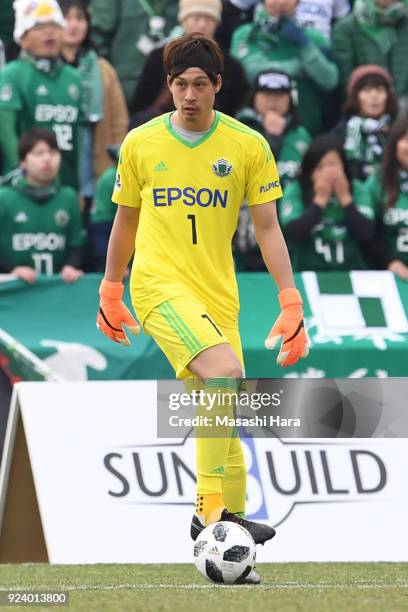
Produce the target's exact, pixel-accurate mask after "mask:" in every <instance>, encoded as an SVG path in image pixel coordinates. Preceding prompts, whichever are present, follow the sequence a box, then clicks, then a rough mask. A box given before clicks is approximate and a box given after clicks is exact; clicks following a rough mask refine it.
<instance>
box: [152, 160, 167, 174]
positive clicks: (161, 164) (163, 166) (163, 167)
mask: <svg viewBox="0 0 408 612" xmlns="http://www.w3.org/2000/svg"><path fill="white" fill-rule="evenodd" d="M163 170H168V167H167V166H166V164H165V163H164V161H160V162H159V163H158V164H157V165H156V166H155V167H154V171H155V172H163Z"/></svg>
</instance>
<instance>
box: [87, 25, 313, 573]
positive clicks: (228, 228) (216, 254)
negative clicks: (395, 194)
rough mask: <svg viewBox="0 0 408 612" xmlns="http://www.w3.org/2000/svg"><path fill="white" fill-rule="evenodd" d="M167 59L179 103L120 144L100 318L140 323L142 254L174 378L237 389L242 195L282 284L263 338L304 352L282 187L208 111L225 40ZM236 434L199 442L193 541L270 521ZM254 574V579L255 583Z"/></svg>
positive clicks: (148, 296)
mask: <svg viewBox="0 0 408 612" xmlns="http://www.w3.org/2000/svg"><path fill="white" fill-rule="evenodd" d="M164 67H165V70H166V74H167V83H168V87H169V89H170V92H171V94H172V96H173V101H174V105H175V108H176V111H175V112H172V113H168V114H165V115H162V116H160V117H157V118H155V119H153V120H152V121H150V122H148V123H146V124H144V125H142V126H140V127H138V128H136V129H135V130H132V131H131V132H130V133H129V134H128V135H127V137H126V139H125V141H124V143H123V145H122V148H121V152H120V157H119V162H118V169H117V175H116V185H115V189H114V193H113V198H112V199H113V201H114V202H115V203H116V204H118V205H119V206H118V210H117V212H116V216H115V221H114V224H113V228H112V233H111V236H110V241H109V246H108V255H107V263H106V271H105V277H104V280H103V281H102V283H101V287H100V292H99V293H100V310H99V314H98V317H97V325H98V327H99V329H100V330H101V331H102V332H103V333H105V334H106V335H107V336H108V337H109V338H110V339H111V340H114V341H115V342H119V343H121V344H123V345H125V346H128V345H129V341H128V338H127V336H126V331H125V327H124V326H126V327H127V328H128V329H129V331H130V332H131V333H133V334H137V333H138V332H139V330H140V328H139V325H138V323H137V322H136V321H135V319H134V318H133V316H132V315H131V314H130V312H129V311H128V310H127V309H126V307H125V306H124V304H123V302H122V294H123V284H122V279H123V276H124V273H125V270H126V267H127V265H128V263H129V260H130V259H131V257H132V255H133V252H135V255H134V260H133V267H132V274H131V281H130V290H131V296H132V304H133V307H134V309H135V311H136V314H137V316H138V318H139V321H140V323H141V326H142V327H143V330H144V332H145V333H147V334H149V335H151V336H152V337H153V339H154V340H155V341H156V343H157V344H158V346H159V347H160V348H161V350H162V351H163V352H164V354H165V355H166V357H167V358H168V360H169V361H170V363H171V364H172V366H173V368H174V370H175V373H176V376H177V377H178V378H186V377H198V378H199V379H201V380H202V381H203V384H204V385H205V387H206V390H207V391H208V392H209V393H210V392H211V390H212V391H213V392H214V391H218V390H219V389H221V391H225V393H231V390H232V391H234V392H235V391H237V389H238V386H239V384H240V379H241V378H242V376H243V369H244V363H243V356H242V348H241V340H240V336H239V331H238V310H239V300H238V290H237V284H236V279H235V274H234V263H233V258H232V251H231V240H232V236H233V234H234V231H235V228H236V225H237V220H238V212H239V208H240V205H241V203H242V202H243V200H244V199H245V198H246V199H247V201H248V203H249V207H250V210H251V212H252V217H253V222H254V227H255V231H256V236H257V240H258V243H259V246H260V249H261V252H262V256H263V258H264V261H265V264H266V266H267V268H268V270H269V271H270V273H271V275H272V276H273V278H274V280H275V282H276V284H277V286H278V289H279V302H280V306H281V314H280V316H279V318H278V320H277V321H276V323H275V325H274V326H273V327H272V329H271V331H270V333H269V335H268V337H267V339H266V341H265V346H266V348H273V347H275V346H276V345H277V343H278V342H279V340H280V339H281V338H282V339H283V342H282V345H281V348H280V352H279V355H278V363H280V364H281V365H282V366H283V367H286V366H290V365H293V364H295V363H296V362H297V361H298V359H300V358H301V357H306V355H307V353H308V341H307V336H306V332H305V329H304V326H303V314H302V299H301V297H300V294H299V292H298V291H297V289H296V288H295V285H294V281H293V275H292V269H291V264H290V260H289V255H288V251H287V248H286V245H285V242H284V239H283V237H282V233H281V230H280V227H279V224H278V220H277V214H276V205H275V200H276V199H277V198H280V197H281V195H282V191H281V188H280V184H279V177H278V174H277V169H276V165H275V161H274V158H273V155H272V153H271V150H270V148H269V145H268V144H267V142H266V141H265V139H264V138H263V137H262V136H261V135H260V134H258V133H257V132H255V131H253V130H252V129H250V128H248V127H246V126H244V125H243V124H242V123H240V122H238V121H236V120H235V119H232V118H230V117H228V116H226V115H223V114H222V113H219V112H217V111H214V110H213V104H214V98H215V95H216V94H217V93H218V91H219V90H220V89H221V85H222V69H223V58H222V53H221V51H220V49H219V47H218V45H217V44H216V43H215V42H214V41H212V40H210V39H208V38H205V37H203V36H201V35H198V34H194V35H185V36H182V37H180V38H176V39H174V40H173V41H171V42H170V43H168V44H167V46H166V48H165V50H164ZM218 395H219V396H220V398H222V393H221V394H218ZM220 404H221V401H220ZM214 409H217V406H216V407H215V408H214ZM218 409H219V411H222V410H223V409H224V407H222V406H221V405H219V406H218ZM231 434H232V429H231V430H230V431H229V432H228V434H226V435H225V437H208V436H207V437H204V436H203V437H198V438H197V440H196V461H197V506H196V512H195V514H194V516H193V520H192V524H191V536H192V538H193V539H196V538H197V536H198V534H199V532H200V531H201V530H202V529H203V528H204V527H205V526H206V525H208V524H209V523H211V522H215V521H217V520H227V521H233V522H237V523H240V524H241V525H243V526H244V527H246V528H247V529H248V530H249V531H250V533H251V534H252V536H253V537H254V540H255V542H257V543H264V542H265V541H266V540H269V539H271V538H272V537H273V536H274V535H275V531H274V530H273V528H272V527H270V526H268V525H263V524H260V523H254V522H251V521H247V520H245V518H244V515H245V498H246V469H245V462H244V456H243V452H242V447H241V442H240V440H239V437H236V436H233V435H231ZM252 574H255V575H253V576H252V578H251V575H250V577H248V578H249V579H250V581H252V582H253V583H255V582H259V581H260V579H259V577H258V576H257V575H256V573H254V572H253V573H252Z"/></svg>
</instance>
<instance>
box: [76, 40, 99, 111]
mask: <svg viewBox="0 0 408 612" xmlns="http://www.w3.org/2000/svg"><path fill="white" fill-rule="evenodd" d="M77 70H78V72H79V76H80V79H81V84H82V91H83V111H84V113H85V117H86V118H87V120H88V122H89V123H97V122H98V121H100V120H101V119H103V82H102V73H101V69H100V67H99V60H98V56H97V54H96V52H95V51H94V50H93V49H88V50H86V51H82V52H80V54H79V56H78V67H77Z"/></svg>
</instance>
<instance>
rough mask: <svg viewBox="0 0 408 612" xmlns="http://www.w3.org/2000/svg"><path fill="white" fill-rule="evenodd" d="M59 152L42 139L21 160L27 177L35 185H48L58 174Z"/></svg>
mask: <svg viewBox="0 0 408 612" xmlns="http://www.w3.org/2000/svg"><path fill="white" fill-rule="evenodd" d="M60 163H61V153H60V152H59V151H58V150H57V149H51V147H50V146H49V145H48V144H47V143H46V142H44V141H39V142H37V144H36V145H35V146H34V147H33V148H32V149H31V151H30V152H29V153H27V155H26V157H25V159H24V160H23V161H22V162H21V164H20V165H21V167H22V169H23V170H24V171H25V172H26V174H27V179H28V180H29V181H30V180H31V182H32V183H33V184H35V185H50V184H51V183H52V182H53V180H54V179H55V177H56V176H57V174H58V171H59V167H60Z"/></svg>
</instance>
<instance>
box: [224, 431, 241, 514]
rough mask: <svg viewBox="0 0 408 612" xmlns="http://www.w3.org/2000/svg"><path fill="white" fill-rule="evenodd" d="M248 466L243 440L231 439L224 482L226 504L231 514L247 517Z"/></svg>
mask: <svg viewBox="0 0 408 612" xmlns="http://www.w3.org/2000/svg"><path fill="white" fill-rule="evenodd" d="M246 476H247V472H246V466H245V458H244V452H243V450H242V444H241V440H240V439H239V437H238V436H235V437H234V436H233V437H232V438H231V442H230V447H229V452H228V458H227V465H226V468H225V474H224V478H223V481H222V493H223V497H224V503H225V506H226V508H228V510H229V512H233V513H234V514H240V515H243V516H244V515H245V503H246Z"/></svg>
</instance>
